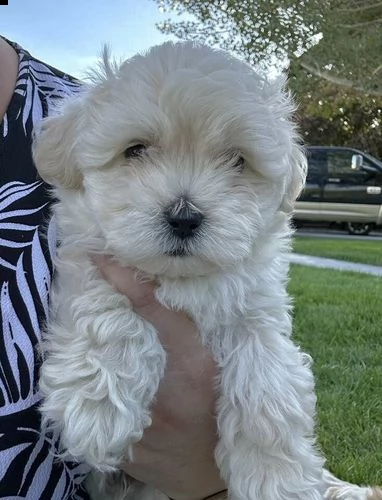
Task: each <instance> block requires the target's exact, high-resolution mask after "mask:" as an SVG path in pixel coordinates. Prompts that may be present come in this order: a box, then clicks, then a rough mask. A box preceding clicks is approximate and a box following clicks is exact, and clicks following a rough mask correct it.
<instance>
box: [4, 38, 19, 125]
mask: <svg viewBox="0 0 382 500" xmlns="http://www.w3.org/2000/svg"><path fill="white" fill-rule="evenodd" d="M18 66H19V58H18V56H17V54H16V52H15V51H14V49H13V48H12V47H11V46H10V45H9V44H8V43H7V42H6V41H5V40H4V39H3V38H1V37H0V122H1V121H2V119H3V117H4V115H5V112H6V110H7V108H8V104H9V103H10V101H11V98H12V95H13V92H14V89H15V85H16V80H17V74H18Z"/></svg>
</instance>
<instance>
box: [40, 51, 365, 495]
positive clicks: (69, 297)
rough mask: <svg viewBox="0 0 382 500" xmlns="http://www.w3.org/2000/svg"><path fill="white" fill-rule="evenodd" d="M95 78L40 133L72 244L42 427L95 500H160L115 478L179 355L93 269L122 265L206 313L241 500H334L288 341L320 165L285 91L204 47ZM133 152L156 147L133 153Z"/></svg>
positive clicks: (60, 280)
mask: <svg viewBox="0 0 382 500" xmlns="http://www.w3.org/2000/svg"><path fill="white" fill-rule="evenodd" d="M96 80H97V81H96V82H95V84H92V85H89V87H87V88H85V89H84V90H83V92H82V93H81V94H80V95H79V96H77V97H75V98H72V99H70V100H69V101H67V102H65V104H64V105H63V107H62V108H61V109H60V110H59V112H58V114H57V116H53V117H50V118H48V119H47V120H46V121H45V122H44V123H43V125H42V130H41V131H40V133H39V137H38V140H37V143H36V144H35V150H34V158H35V161H36V164H37V166H38V169H39V171H40V172H41V174H42V176H43V177H44V178H46V179H47V180H48V181H49V182H51V183H53V184H54V185H55V186H56V190H55V194H56V196H57V198H58V200H59V202H58V203H57V204H56V207H55V214H56V217H57V221H58V227H59V238H60V241H61V245H60V248H59V250H58V255H57V259H56V279H55V284H54V287H53V291H52V297H51V304H52V306H51V317H50V320H49V323H48V325H47V332H46V336H45V342H44V345H43V351H44V358H45V360H44V363H43V366H42V370H41V391H42V394H43V395H44V397H45V402H44V404H43V407H42V412H43V416H44V421H45V423H47V424H48V425H50V426H53V427H55V428H58V429H59V431H60V432H61V436H62V444H63V447H64V449H65V450H66V452H64V457H65V456H70V457H74V458H75V459H77V460H81V461H85V462H86V463H88V464H89V465H90V466H91V467H92V468H93V469H94V470H96V471H99V472H97V474H96V475H95V476H94V475H93V476H92V479H91V481H90V483H91V484H90V483H89V484H90V489H91V491H92V492H93V495H94V497H99V498H105V497H107V498H124V499H134V500H137V499H138V498H141V499H142V500H153V499H154V498H155V499H158V500H159V499H160V498H163V495H161V494H160V493H159V492H155V491H153V490H152V489H150V488H149V487H147V486H144V485H139V484H138V483H134V482H133V481H130V482H129V481H126V479H121V478H120V477H119V475H118V473H116V472H115V471H117V470H118V466H119V465H120V464H121V462H122V461H123V460H126V459H130V460H133V459H134V457H133V454H132V445H133V444H134V443H136V442H137V441H139V439H140V438H141V436H142V433H143V431H144V429H145V428H146V427H148V426H149V425H150V422H151V420H150V404H151V403H152V401H153V398H154V397H155V394H156V391H157V388H158V384H159V381H160V380H161V377H162V376H163V373H164V370H165V366H166V354H165V351H164V349H163V348H162V346H161V344H160V342H159V341H158V338H157V334H156V331H155V329H154V328H153V326H152V325H150V324H149V323H147V322H146V321H144V320H143V319H141V318H140V317H138V316H137V315H136V314H135V313H134V312H133V311H132V309H131V308H130V305H129V302H128V300H127V299H126V297H124V296H122V295H121V294H119V293H118V292H116V291H115V290H114V289H113V288H112V287H111V286H110V285H109V284H108V283H106V282H105V281H104V280H103V279H102V278H101V277H100V275H99V273H98V271H97V269H96V268H95V266H94V265H93V264H92V262H91V261H90V259H89V252H93V253H94V252H99V253H107V254H112V255H113V256H114V257H115V258H116V259H117V260H118V261H119V262H121V263H122V264H126V265H130V266H135V267H136V268H137V269H139V270H140V271H141V272H142V273H144V274H145V275H148V276H154V277H155V278H156V279H157V281H158V282H159V288H158V290H157V298H158V300H159V301H160V302H161V303H162V304H165V305H166V306H168V307H170V308H174V309H181V310H184V311H187V312H188V313H189V314H190V315H191V316H192V318H193V320H194V321H195V323H196V325H197V326H198V328H199V331H200V336H201V339H202V341H203V342H204V343H205V344H206V345H208V346H209V348H210V349H211V351H212V353H213V356H214V358H215V360H216V362H217V363H218V365H219V367H220V372H221V385H220V394H221V396H220V399H219V404H218V409H217V419H218V426H219V433H220V441H219V444H218V446H217V449H216V460H217V463H218V465H219V467H220V470H221V473H222V476H223V478H224V479H225V481H226V483H227V485H228V488H229V495H230V498H231V499H232V500H296V499H299V500H322V499H323V497H324V493H325V491H326V488H327V486H328V485H330V484H331V481H330V480H326V479H325V477H324V476H323V464H324V460H323V458H322V457H321V455H320V453H319V452H318V451H317V449H316V445H315V438H314V424H315V418H314V417H315V401H316V398H315V393H314V380H313V376H312V372H311V369H310V358H309V357H308V356H307V355H305V354H303V353H302V352H301V351H300V350H299V348H298V347H297V346H296V345H295V344H294V343H293V342H292V340H291V338H290V335H291V317H290V310H291V306H290V300H289V298H288V295H287V292H286V282H287V278H288V252H289V240H290V236H291V229H290V225H289V217H290V212H291V208H292V205H293V202H294V200H295V198H296V196H297V195H298V193H299V191H300V189H301V187H302V185H303V182H304V178H305V159H304V155H303V153H302V151H301V149H300V147H299V146H298V145H297V142H298V138H297V135H296V133H295V129H294V126H293V124H292V122H291V119H290V115H291V112H292V105H291V102H290V99H289V96H288V94H287V93H286V92H285V91H284V82H283V81H282V82H280V81H278V82H273V83H270V82H268V81H266V80H265V79H263V78H262V77H260V76H259V75H257V74H256V73H255V72H254V71H253V70H252V69H251V68H250V67H249V66H247V65H246V64H244V63H242V62H240V61H237V60H235V59H233V58H231V57H229V56H228V55H226V54H224V53H222V52H217V51H214V50H212V49H209V48H207V47H204V46H197V45H193V44H190V43H185V44H175V45H174V44H164V45H162V46H159V47H156V48H153V49H152V50H150V51H149V52H148V53H147V54H146V55H143V56H136V57H135V58H133V59H132V60H130V61H127V62H126V63H124V64H122V66H121V67H120V68H119V69H116V70H112V69H111V66H110V65H106V76H104V77H102V76H100V77H99V78H98V79H96ZM135 144H143V145H144V146H145V147H146V149H145V150H144V151H143V152H142V154H139V155H136V157H132V158H127V159H126V158H125V157H124V154H123V152H124V150H125V149H126V148H127V147H129V146H132V145H135ZM240 157H243V158H244V165H241V164H240V166H239V163H240V162H238V158H240ZM181 197H182V199H184V198H185V199H187V200H189V203H190V204H192V207H196V209H197V210H198V211H200V213H202V214H203V216H204V219H203V223H202V225H201V227H200V231H199V232H198V234H197V236H196V237H195V238H191V239H189V240H187V242H184V241H183V242H182V243H180V242H179V240H178V239H177V238H175V237H174V235H173V234H172V233H171V230H170V229H171V228H170V227H169V226H168V224H167V222H166V218H165V216H164V213H165V210H166V208H167V207H168V206H170V205H171V204H172V203H174V202H175V201H176V200H179V199H180V198H181ZM179 246H182V250H183V251H184V253H185V255H183V256H174V255H175V254H174V251H177V250H178V247H179ZM180 334H181V332H180ZM100 476H102V477H103V479H101V477H100ZM96 490H97V491H98V492H96ZM327 498H347V499H349V498H353V497H352V496H346V495H345V496H337V497H327ZM357 498H358V497H357ZM359 498H361V497H359Z"/></svg>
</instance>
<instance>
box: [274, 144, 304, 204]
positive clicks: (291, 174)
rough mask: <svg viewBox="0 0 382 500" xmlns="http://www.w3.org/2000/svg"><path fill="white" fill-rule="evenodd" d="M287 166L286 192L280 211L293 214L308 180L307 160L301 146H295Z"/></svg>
mask: <svg viewBox="0 0 382 500" xmlns="http://www.w3.org/2000/svg"><path fill="white" fill-rule="evenodd" d="M287 164H288V165H287V175H286V179H285V191H284V197H283V199H282V202H281V206H280V209H281V210H282V211H283V212H286V213H291V212H292V211H293V208H294V202H295V201H296V199H297V198H298V196H299V194H300V193H301V191H302V189H303V187H304V185H305V180H306V173H307V160H306V156H305V153H304V151H303V149H302V147H301V146H299V145H297V144H295V145H293V147H292V150H291V152H290V154H289V155H288V160H287Z"/></svg>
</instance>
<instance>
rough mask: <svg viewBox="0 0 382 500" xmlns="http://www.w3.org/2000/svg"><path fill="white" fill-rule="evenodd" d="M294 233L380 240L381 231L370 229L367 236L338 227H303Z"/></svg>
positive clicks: (315, 236) (381, 237) (347, 238)
mask: <svg viewBox="0 0 382 500" xmlns="http://www.w3.org/2000/svg"><path fill="white" fill-rule="evenodd" d="M296 234H297V235H298V236H309V237H310V238H334V239H343V240H369V241H381V242H382V231H371V232H370V233H369V234H368V235H367V236H352V235H351V234H348V233H347V232H346V231H341V230H338V229H325V228H321V227H320V228H308V227H304V228H299V229H297V231H296Z"/></svg>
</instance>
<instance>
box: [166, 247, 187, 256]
mask: <svg viewBox="0 0 382 500" xmlns="http://www.w3.org/2000/svg"><path fill="white" fill-rule="evenodd" d="M165 255H167V256H168V257H189V256H190V255H191V252H190V251H189V250H187V249H186V248H183V247H179V248H174V249H172V250H168V251H167V252H165Z"/></svg>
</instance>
